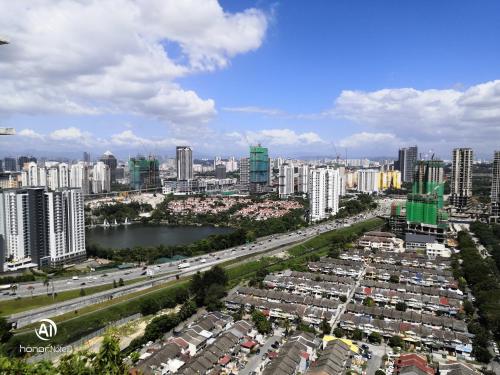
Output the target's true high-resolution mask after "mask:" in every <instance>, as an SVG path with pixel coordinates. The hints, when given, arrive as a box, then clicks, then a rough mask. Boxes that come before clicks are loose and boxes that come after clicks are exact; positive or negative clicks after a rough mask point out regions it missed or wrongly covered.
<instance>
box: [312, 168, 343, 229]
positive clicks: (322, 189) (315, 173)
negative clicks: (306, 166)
mask: <svg viewBox="0 0 500 375" xmlns="http://www.w3.org/2000/svg"><path fill="white" fill-rule="evenodd" d="M307 190H308V193H307V194H308V197H309V218H310V220H311V221H318V220H322V219H326V218H327V217H330V216H333V215H335V214H336V213H337V212H338V210H339V191H340V175H339V171H338V170H337V169H332V168H327V167H318V168H312V169H310V171H309V187H308V189H307Z"/></svg>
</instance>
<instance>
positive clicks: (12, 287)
mask: <svg viewBox="0 0 500 375" xmlns="http://www.w3.org/2000/svg"><path fill="white" fill-rule="evenodd" d="M10 290H11V292H12V293H15V292H16V290H17V284H12V285H11V286H10Z"/></svg>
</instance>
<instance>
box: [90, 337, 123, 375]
mask: <svg viewBox="0 0 500 375" xmlns="http://www.w3.org/2000/svg"><path fill="white" fill-rule="evenodd" d="M92 367H93V368H94V370H95V372H96V373H97V374H109V375H125V374H126V372H127V367H126V366H125V365H124V363H123V355H122V353H121V351H120V345H119V344H118V339H117V338H116V337H115V336H112V335H106V336H104V339H103V341H102V344H101V348H100V349H99V352H98V353H97V355H96V356H95V357H94V358H93V361H92Z"/></svg>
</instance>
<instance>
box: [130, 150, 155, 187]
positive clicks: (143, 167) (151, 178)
mask: <svg viewBox="0 0 500 375" xmlns="http://www.w3.org/2000/svg"><path fill="white" fill-rule="evenodd" d="M128 168H129V173H130V187H131V188H132V189H134V190H142V189H152V188H158V187H159V186H160V163H159V162H158V160H157V159H155V158H154V157H152V156H149V157H148V158H145V157H144V156H138V157H135V158H130V159H129V161H128Z"/></svg>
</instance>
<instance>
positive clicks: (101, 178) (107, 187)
mask: <svg viewBox="0 0 500 375" xmlns="http://www.w3.org/2000/svg"><path fill="white" fill-rule="evenodd" d="M110 191H111V171H110V169H109V166H108V165H107V164H105V163H104V162H102V161H98V162H97V163H95V164H94V167H93V168H92V193H94V194H99V193H109V192H110Z"/></svg>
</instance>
